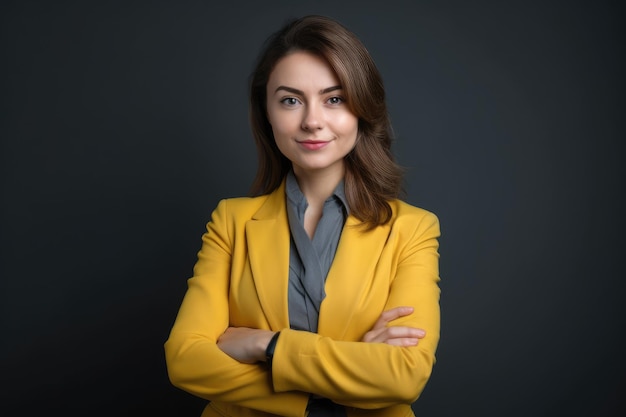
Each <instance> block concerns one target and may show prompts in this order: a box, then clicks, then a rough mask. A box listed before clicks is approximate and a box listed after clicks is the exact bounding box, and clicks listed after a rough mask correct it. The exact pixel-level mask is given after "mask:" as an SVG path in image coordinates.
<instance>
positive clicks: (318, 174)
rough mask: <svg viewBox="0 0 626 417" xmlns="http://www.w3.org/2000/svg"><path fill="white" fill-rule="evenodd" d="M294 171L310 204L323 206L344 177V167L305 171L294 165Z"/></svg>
mask: <svg viewBox="0 0 626 417" xmlns="http://www.w3.org/2000/svg"><path fill="white" fill-rule="evenodd" d="M293 173H294V174H295V176H296V179H297V180H298V185H299V186H300V190H301V191H302V194H304V197H305V198H306V201H307V202H308V203H309V206H311V205H313V206H318V207H319V206H322V205H323V204H324V202H325V201H326V199H328V197H330V196H331V195H332V194H333V192H334V191H335V188H337V185H338V184H339V182H341V180H342V179H343V177H344V167H343V166H341V167H340V169H336V170H332V171H331V170H320V171H304V170H301V169H298V167H294V170H293Z"/></svg>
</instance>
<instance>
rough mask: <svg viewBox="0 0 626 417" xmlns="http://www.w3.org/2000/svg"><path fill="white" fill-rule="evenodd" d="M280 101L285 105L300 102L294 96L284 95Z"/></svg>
mask: <svg viewBox="0 0 626 417" xmlns="http://www.w3.org/2000/svg"><path fill="white" fill-rule="evenodd" d="M280 102H281V103H282V104H284V105H285V106H289V107H292V106H297V105H298V104H300V101H299V100H298V99H297V98H294V97H286V98H284V99H282V100H281V101H280Z"/></svg>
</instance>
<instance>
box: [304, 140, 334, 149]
mask: <svg viewBox="0 0 626 417" xmlns="http://www.w3.org/2000/svg"><path fill="white" fill-rule="evenodd" d="M298 144H299V145H300V146H302V147H303V148H305V149H308V150H312V151H314V150H317V149H321V148H323V147H324V146H326V145H328V142H327V141H323V140H303V141H298Z"/></svg>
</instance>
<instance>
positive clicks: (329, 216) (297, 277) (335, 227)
mask: <svg viewBox="0 0 626 417" xmlns="http://www.w3.org/2000/svg"><path fill="white" fill-rule="evenodd" d="M343 187H344V185H343V181H342V182H341V183H339V185H338V186H337V188H336V189H335V191H334V193H333V195H331V196H330V197H329V198H328V199H327V200H326V201H325V203H324V209H323V211H322V217H321V219H320V221H319V223H318V225H317V228H316V229H315V234H314V235H313V239H310V238H309V236H308V235H307V233H306V231H305V230H304V212H305V210H306V208H307V207H308V203H307V201H306V198H305V197H304V194H302V191H301V190H300V187H299V185H298V182H297V181H296V177H295V176H294V174H293V171H291V172H289V174H288V175H287V180H286V187H285V192H286V194H287V216H288V219H289V228H290V230H291V247H290V253H289V293H288V297H289V324H290V327H291V328H292V329H296V330H306V331H310V332H314V333H317V322H318V318H319V311H320V305H321V304H322V300H323V299H324V297H325V296H326V293H325V291H324V283H325V282H326V275H328V271H329V269H330V266H331V264H332V263H333V259H334V257H335V252H336V251H337V245H338V244H339V238H340V236H341V231H342V230H343V225H344V223H345V221H346V218H347V216H348V204H347V202H346V196H345V193H344V188H343Z"/></svg>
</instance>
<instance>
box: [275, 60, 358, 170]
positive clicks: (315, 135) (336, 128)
mask: <svg viewBox="0 0 626 417" xmlns="http://www.w3.org/2000/svg"><path fill="white" fill-rule="evenodd" d="M343 97H344V96H343V90H342V86H341V84H340V83H339V80H338V79H337V76H336V75H335V73H334V71H333V70H332V69H331V67H330V66H329V65H328V63H327V62H326V61H325V60H324V59H323V58H320V57H318V56H315V55H313V54H310V53H307V52H301V51H299V52H294V53H291V54H289V55H287V56H285V57H284V58H282V59H281V60H280V61H278V63H277V64H276V66H275V68H274V70H273V71H272V73H271V74H270V77H269V80H268V83H267V115H268V119H269V122H270V124H271V125H272V131H273V133H274V139H275V140H276V145H277V146H278V149H279V150H280V151H281V152H282V153H283V155H285V157H287V159H289V160H290V161H291V162H292V165H293V168H294V172H295V174H296V175H297V176H299V175H308V174H314V173H315V174H319V173H324V174H331V175H333V176H335V175H337V176H343V173H344V157H345V156H346V155H347V154H348V153H349V152H350V151H351V150H352V149H353V148H354V145H355V143H356V138H357V133H358V118H357V117H356V116H355V115H354V114H352V112H351V111H350V110H349V109H348V106H347V103H346V102H345V100H344V98H343Z"/></svg>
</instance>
